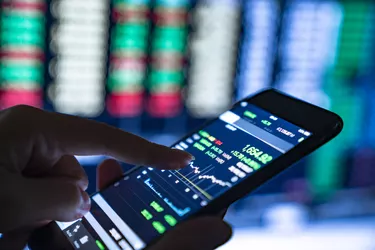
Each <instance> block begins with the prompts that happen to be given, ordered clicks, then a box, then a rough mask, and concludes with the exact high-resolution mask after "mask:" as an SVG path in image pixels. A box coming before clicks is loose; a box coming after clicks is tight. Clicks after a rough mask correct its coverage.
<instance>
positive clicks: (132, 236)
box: [92, 194, 146, 250]
mask: <svg viewBox="0 0 375 250" xmlns="http://www.w3.org/2000/svg"><path fill="white" fill-rule="evenodd" d="M92 199H93V200H94V201H95V202H96V203H97V204H98V206H99V207H100V208H101V209H102V210H103V211H104V213H105V214H106V215H107V216H108V217H109V218H110V219H111V221H112V222H113V224H115V225H116V227H117V228H118V229H119V230H120V232H121V233H122V234H123V235H124V236H125V238H126V239H127V240H128V242H129V243H130V245H132V247H133V248H134V249H135V250H141V249H143V248H145V247H146V244H145V243H144V242H143V240H142V239H141V238H139V236H138V235H137V234H136V233H135V232H134V231H133V230H132V229H131V228H130V227H129V226H128V225H127V224H126V223H125V222H124V221H123V220H122V219H121V218H120V216H118V214H117V213H116V212H115V211H114V210H113V209H112V208H111V206H110V205H109V204H108V203H107V202H106V201H105V200H104V198H103V197H102V196H101V195H100V194H96V195H94V196H93V197H92Z"/></svg>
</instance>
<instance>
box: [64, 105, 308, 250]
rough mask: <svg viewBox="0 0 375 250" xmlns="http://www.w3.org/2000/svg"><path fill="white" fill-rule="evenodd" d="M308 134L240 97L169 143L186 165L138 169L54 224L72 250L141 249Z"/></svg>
mask: <svg viewBox="0 0 375 250" xmlns="http://www.w3.org/2000/svg"><path fill="white" fill-rule="evenodd" d="M309 136H311V132H309V131H306V130H305V129H303V128H300V127H298V126H296V125H294V124H291V123H290V122H288V121H286V120H283V119H282V118H280V117H276V116H274V115H273V114H270V113H269V112H267V111H265V110H262V109H260V108H259V107H257V106H255V105H253V104H250V103H248V102H241V103H239V104H238V105H236V106H235V107H234V108H233V109H232V110H230V111H227V112H225V113H223V114H222V115H221V116H220V117H219V118H218V119H216V120H214V121H213V122H211V123H209V124H208V125H207V126H205V127H204V128H202V129H201V130H198V131H196V133H193V134H191V135H190V136H188V137H185V138H184V139H182V140H180V141H179V142H177V143H176V144H174V145H173V147H174V148H178V149H181V150H185V151H188V152H189V153H191V154H192V155H194V157H195V160H194V161H193V162H191V163H190V164H189V165H188V166H186V167H185V168H183V169H180V170H172V171H168V170H157V169H153V168H149V167H147V166H146V167H141V168H139V169H137V170H135V171H133V172H131V173H130V174H129V175H127V176H126V177H124V178H123V179H122V180H120V181H118V182H117V183H115V184H114V185H112V186H110V187H109V188H107V189H105V190H103V191H101V192H100V193H97V194H95V195H93V196H92V208H91V211H90V212H89V213H88V214H87V215H85V216H84V218H83V219H81V220H78V221H75V222H71V223H60V222H58V225H59V227H60V228H61V230H62V231H63V233H64V234H65V235H66V237H67V238H68V240H69V241H70V242H71V244H72V245H73V247H74V248H75V249H100V250H103V249H126V250H128V249H129V250H130V249H136V250H139V249H144V248H145V247H146V246H147V244H148V243H149V242H151V241H152V240H153V239H155V238H156V237H158V236H160V235H162V234H164V233H166V232H167V231H168V230H170V229H171V228H173V227H175V226H176V225H177V224H178V223H179V222H180V221H181V220H184V219H186V218H187V217H189V216H191V215H192V214H194V213H196V212H197V211H198V210H199V209H201V208H202V207H204V206H206V205H208V204H209V203H210V202H211V201H213V200H214V199H216V198H218V197H220V196H221V195H223V194H224V193H225V192H226V191H228V190H229V189H230V188H232V187H234V186H235V185H237V184H238V183H240V182H241V181H243V180H245V179H246V178H248V177H249V176H251V175H252V174H253V173H254V172H255V171H257V170H258V169H260V168H264V167H267V166H266V165H267V164H269V163H270V162H272V161H273V160H275V159H276V158H277V157H279V156H281V155H282V154H284V153H286V152H287V151H289V150H290V149H292V148H293V147H295V146H296V145H297V144H298V143H300V142H302V141H303V140H305V139H306V138H308V137H309Z"/></svg>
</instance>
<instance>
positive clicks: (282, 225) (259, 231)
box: [0, 0, 375, 250]
mask: <svg viewBox="0 0 375 250" xmlns="http://www.w3.org/2000/svg"><path fill="white" fill-rule="evenodd" d="M0 3H1V13H0V46H1V48H0V107H1V108H2V109H4V108H8V107H11V106H14V105H17V104H27V105H31V106H35V107H38V108H43V109H45V110H50V111H56V112H61V113H66V114H72V115H78V116H82V117H86V118H90V119H94V120H98V121H101V122H106V123H108V124H111V125H114V126H117V127H119V128H121V129H124V130H127V131H130V132H133V133H136V134H138V135H141V136H143V137H145V138H147V139H150V140H152V141H155V142H158V143H162V144H165V145H169V144H171V143H172V142H174V141H175V140H177V139H178V138H179V137H181V136H182V135H184V134H186V133H187V132H189V131H191V130H192V129H194V128H197V126H199V125H200V124H201V123H202V122H204V121H205V120H207V119H210V118H214V117H215V116H217V115H218V114H220V113H221V112H223V111H225V110H226V109H228V108H229V107H230V106H231V104H232V103H233V102H235V101H236V100H239V99H241V98H244V97H246V96H248V95H251V94H253V93H255V92H256V91H259V90H261V89H263V88H266V87H274V88H277V89H279V90H282V91H284V92H287V93H289V94H292V95H294V96H297V97H299V98H302V99H304V100H306V101H308V102H311V103H313V104H316V105H319V106H321V107H324V108H327V109H330V110H332V111H334V112H337V113H338V114H340V115H341V116H342V117H343V119H344V121H345V128H344V130H343V132H342V133H341V135H340V136H339V137H338V138H337V139H335V140H334V141H333V142H331V143H329V144H327V145H326V146H324V147H322V148H321V149H319V150H318V151H316V152H315V153H314V154H313V155H311V156H310V157H308V158H306V159H305V160H303V161H302V162H300V163H298V164H296V165H295V166H293V167H292V168H290V169H289V170H288V171H286V172H285V173H283V174H281V175H280V176H278V177H277V178H275V179H273V180H272V181H270V182H268V183H267V184H266V185H264V186H263V187H262V188H260V189H259V190H257V192H255V193H254V194H253V195H251V196H249V197H247V198H244V199H242V200H240V201H239V202H237V203H235V204H234V205H233V206H232V207H231V208H230V209H229V211H228V214H227V217H226V218H227V220H228V221H229V222H230V223H231V224H232V225H233V226H234V237H233V239H232V240H231V242H230V243H229V244H228V245H226V246H224V247H223V248H222V249H301V248H303V249H340V250H345V249H350V250H352V249H353V250H354V249H356V250H374V249H375V188H374V187H375V1H360V0H352V1H349V0H345V1H338V0H336V1H335V0H315V1H314V0H310V1H308V0H285V1H282V0H247V1H245V0H243V1H241V0H207V1H203V0H202V1H193V0H84V1H83V0H48V1H47V0H0ZM102 159H103V157H100V156H98V157H79V160H80V162H81V163H82V165H84V166H85V168H86V170H87V172H88V174H89V177H90V179H91V183H95V181H94V179H95V166H96V165H97V164H98V163H99V162H100V161H101V160H102ZM124 168H128V166H125V165H124ZM94 189H95V187H94V185H91V186H90V190H91V191H94Z"/></svg>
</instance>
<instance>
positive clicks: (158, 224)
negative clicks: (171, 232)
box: [152, 221, 166, 234]
mask: <svg viewBox="0 0 375 250" xmlns="http://www.w3.org/2000/svg"><path fill="white" fill-rule="evenodd" d="M152 226H153V227H154V228H155V230H156V231H157V232H158V233H159V234H163V233H164V232H165V230H166V229H165V227H164V226H163V224H161V222H159V221H154V222H152Z"/></svg>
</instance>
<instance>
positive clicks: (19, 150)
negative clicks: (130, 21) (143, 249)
mask: <svg viewBox="0 0 375 250" xmlns="http://www.w3.org/2000/svg"><path fill="white" fill-rule="evenodd" d="M25 124H27V126H25ZM0 137H1V138H2V143H1V145H0V148H1V150H0V161H1V166H0V173H1V174H0V204H1V207H0V233H3V235H2V237H0V249H22V248H23V246H24V245H25V244H26V241H27V239H28V238H29V233H30V231H32V230H33V229H35V228H36V227H40V226H41V225H45V224H47V223H48V222H50V221H52V220H64V221H72V220H75V219H77V218H78V217H81V216H82V215H83V214H84V213H85V212H87V210H89V208H90V206H89V204H88V203H87V201H90V199H89V196H88V194H87V193H85V192H84V190H85V189H86V187H87V184H88V183H87V176H86V174H85V172H84V170H83V168H82V167H81V166H80V164H79V163H78V161H77V160H76V159H75V158H74V156H73V155H76V154H81V155H87V154H107V155H111V156H113V157H116V158H122V159H123V160H126V161H132V162H134V163H135V164H151V165H153V166H154V167H156V168H157V167H160V166H162V167H164V168H165V167H167V168H178V167H182V166H184V165H186V164H187V163H188V162H189V161H190V160H191V156H190V155H189V154H188V153H186V152H182V151H180V150H172V149H170V148H168V147H164V146H161V145H157V144H153V143H150V142H148V141H146V140H144V139H142V138H140V137H137V136H135V135H132V134H129V133H126V132H124V131H121V130H119V129H117V128H113V127H109V126H107V125H105V124H101V123H97V122H93V121H89V120H86V119H82V118H78V117H73V116H67V115H62V114H56V113H50V112H45V111H42V110H39V109H36V108H32V107H28V106H17V107H13V108H10V109H7V110H3V111H1V112H0ZM110 162H111V161H109V165H108V162H106V163H105V165H106V166H109V168H101V169H102V170H103V171H102V173H101V177H103V178H101V179H100V180H99V185H100V186H102V187H103V186H105V185H108V184H110V183H111V182H112V181H114V180H116V179H118V178H119V177H121V175H122V172H119V171H117V172H116V171H113V168H111V165H112V166H113V161H112V164H111V163H110ZM85 197H86V198H85ZM85 210H86V211H85ZM49 249H51V248H49Z"/></svg>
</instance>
